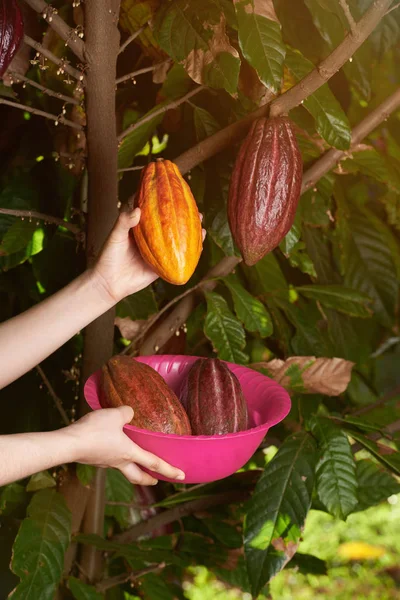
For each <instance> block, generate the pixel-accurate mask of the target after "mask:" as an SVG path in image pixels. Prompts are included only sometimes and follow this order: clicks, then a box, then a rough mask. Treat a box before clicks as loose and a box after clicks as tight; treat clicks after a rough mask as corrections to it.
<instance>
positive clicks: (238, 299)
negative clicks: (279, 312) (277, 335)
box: [223, 275, 273, 337]
mask: <svg viewBox="0 0 400 600" xmlns="http://www.w3.org/2000/svg"><path fill="white" fill-rule="evenodd" d="M223 281H224V283H225V285H226V286H227V287H228V288H229V291H230V292H231V294H232V298H233V304H234V306H235V312H236V315H237V316H238V318H239V319H240V320H241V321H242V323H243V325H244V326H245V328H246V329H247V331H258V332H259V334H260V335H261V337H268V336H269V335H272V332H273V325H272V320H271V316H270V315H269V313H268V311H267V309H266V308H265V306H264V304H262V303H261V302H260V301H259V300H258V299H257V298H255V297H254V296H252V295H251V294H249V292H248V291H247V290H246V289H245V288H244V287H243V286H242V284H241V283H240V282H239V281H238V279H237V277H235V275H229V276H228V277H225V278H224V279H223Z"/></svg>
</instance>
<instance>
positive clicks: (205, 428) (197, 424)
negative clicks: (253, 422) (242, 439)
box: [180, 358, 248, 435]
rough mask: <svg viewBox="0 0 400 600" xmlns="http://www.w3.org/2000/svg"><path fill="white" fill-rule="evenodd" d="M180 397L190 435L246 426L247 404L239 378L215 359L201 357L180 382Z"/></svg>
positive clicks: (223, 432)
mask: <svg viewBox="0 0 400 600" xmlns="http://www.w3.org/2000/svg"><path fill="white" fill-rule="evenodd" d="M180 400H181V402H182V404H183V406H184V408H185V409H186V412H187V414H188V416H189V420H190V424H191V426H192V434H193V435H222V434H225V433H236V432H237V431H244V430H245V429H247V422H248V415H247V404H246V400H245V398H244V396H243V392H242V388H241V386H240V383H239V380H238V378H237V377H236V375H234V374H233V373H232V371H230V369H229V368H228V367H227V366H226V364H225V363H223V362H222V361H220V360H218V358H200V359H199V360H197V361H196V362H195V363H194V365H193V366H192V367H191V369H190V371H189V373H188V374H187V377H186V379H185V380H184V382H183V383H182V387H181V393H180Z"/></svg>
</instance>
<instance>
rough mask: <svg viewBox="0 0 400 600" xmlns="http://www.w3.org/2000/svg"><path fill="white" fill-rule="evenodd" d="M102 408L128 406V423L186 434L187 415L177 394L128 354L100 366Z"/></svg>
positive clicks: (189, 430)
mask: <svg viewBox="0 0 400 600" xmlns="http://www.w3.org/2000/svg"><path fill="white" fill-rule="evenodd" d="M101 405H102V407H103V408H117V407H118V406H123V405H127V406H131V407H132V408H133V410H134V413H135V414H134V417H133V419H132V421H131V425H134V426H135V427H139V428H140V429H148V430H150V431H158V432H161V433H174V434H177V435H190V433H191V428H190V423H189V419H188V416H187V414H186V412H185V410H184V408H183V406H182V404H181V403H180V401H179V399H178V397H177V396H176V394H174V392H173V391H172V390H171V389H170V388H169V387H168V385H167V384H166V383H165V381H164V379H163V378H162V377H161V375H159V374H158V373H157V371H155V370H154V369H153V368H152V367H150V366H148V365H145V364H143V363H140V362H138V361H136V360H134V359H133V358H130V357H129V356H114V357H113V358H111V359H110V360H109V361H108V362H107V363H106V364H105V365H103V368H102V398H101Z"/></svg>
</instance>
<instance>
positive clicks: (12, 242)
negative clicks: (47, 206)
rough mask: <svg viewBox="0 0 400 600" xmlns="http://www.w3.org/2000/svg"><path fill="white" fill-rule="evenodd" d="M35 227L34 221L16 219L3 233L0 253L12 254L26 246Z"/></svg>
mask: <svg viewBox="0 0 400 600" xmlns="http://www.w3.org/2000/svg"><path fill="white" fill-rule="evenodd" d="M36 229H37V225H36V221H31V222H30V221H29V220H28V219H26V220H24V221H22V220H21V219H17V220H16V221H14V223H13V224H12V225H11V227H10V229H9V230H8V231H7V233H6V234H5V235H4V237H3V239H2V241H1V244H0V255H1V254H14V253H15V252H19V250H23V249H24V248H26V247H27V246H28V244H29V242H31V240H32V238H33V234H34V233H35V231H36Z"/></svg>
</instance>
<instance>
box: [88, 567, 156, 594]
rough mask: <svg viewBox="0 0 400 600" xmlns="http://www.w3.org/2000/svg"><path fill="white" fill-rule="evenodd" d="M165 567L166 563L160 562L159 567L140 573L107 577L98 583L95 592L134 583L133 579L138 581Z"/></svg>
mask: <svg viewBox="0 0 400 600" xmlns="http://www.w3.org/2000/svg"><path fill="white" fill-rule="evenodd" d="M165 567H166V563H165V562H162V563H160V564H159V565H152V566H150V567H146V568H145V569H142V570H141V571H132V573H121V574H120V575H115V576H114V577H109V578H108V579H103V581H99V583H98V584H97V585H96V590H97V591H98V592H101V593H104V592H106V591H107V590H109V589H111V588H113V587H116V586H117V585H123V584H124V583H127V582H128V581H135V579H140V577H143V575H147V574H148V573H154V572H156V571H161V570H162V569H164V568H165Z"/></svg>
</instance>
